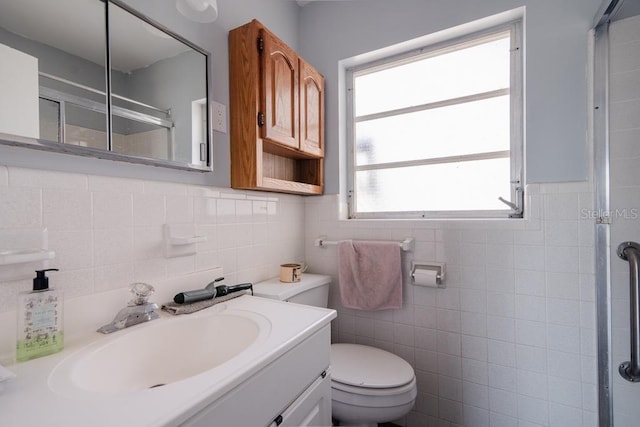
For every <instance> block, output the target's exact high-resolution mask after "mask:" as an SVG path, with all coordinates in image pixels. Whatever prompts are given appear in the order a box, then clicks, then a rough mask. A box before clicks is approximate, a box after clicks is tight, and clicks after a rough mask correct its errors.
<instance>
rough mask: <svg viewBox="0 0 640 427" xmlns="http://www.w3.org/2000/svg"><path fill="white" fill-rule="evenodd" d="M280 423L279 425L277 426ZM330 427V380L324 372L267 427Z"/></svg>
mask: <svg viewBox="0 0 640 427" xmlns="http://www.w3.org/2000/svg"><path fill="white" fill-rule="evenodd" d="M278 421H280V424H278ZM330 425H331V379H330V376H329V375H328V374H327V373H326V372H324V373H323V376H320V377H319V378H318V379H317V380H316V381H314V382H313V384H311V385H310V386H309V388H307V389H306V390H305V391H304V393H302V394H301V395H300V396H299V397H298V398H297V399H296V400H295V402H293V403H292V404H291V405H290V406H289V407H287V409H285V410H284V411H283V412H282V414H281V415H280V416H279V417H278V420H277V421H273V422H272V423H271V424H270V425H269V427H276V426H280V427H307V426H330Z"/></svg>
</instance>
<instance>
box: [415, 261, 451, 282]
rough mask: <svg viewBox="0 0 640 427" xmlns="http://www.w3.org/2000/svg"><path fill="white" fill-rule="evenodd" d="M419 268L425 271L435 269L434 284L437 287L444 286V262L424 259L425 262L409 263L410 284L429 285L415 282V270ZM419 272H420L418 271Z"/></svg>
mask: <svg viewBox="0 0 640 427" xmlns="http://www.w3.org/2000/svg"><path fill="white" fill-rule="evenodd" d="M420 270H427V271H435V273H436V283H435V285H437V287H438V288H444V287H445V285H444V277H445V263H443V262H433V261H426V262H422V261H421V262H412V263H411V284H412V285H423V286H429V285H425V284H424V283H416V272H417V271H418V272H419V271H420ZM418 274H420V273H418Z"/></svg>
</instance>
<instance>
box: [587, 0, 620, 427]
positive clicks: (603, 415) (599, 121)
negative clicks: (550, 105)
mask: <svg viewBox="0 0 640 427" xmlns="http://www.w3.org/2000/svg"><path fill="white" fill-rule="evenodd" d="M624 1H625V0H605V1H603V4H602V6H601V7H600V10H599V11H598V13H597V15H596V19H595V22H594V29H593V32H592V33H593V81H592V85H593V86H592V87H593V92H592V93H593V100H592V105H591V107H592V108H593V110H592V112H591V117H592V119H593V125H592V126H593V127H592V129H593V142H594V164H593V166H594V173H593V179H594V193H595V199H594V208H595V209H596V212H597V213H598V214H597V216H596V224H595V248H594V249H595V281H596V319H597V333H598V336H597V349H598V420H599V426H600V427H612V426H613V425H614V405H613V399H614V397H615V396H614V395H613V375H617V373H616V372H615V371H616V370H615V369H612V368H613V367H614V365H613V359H612V353H613V350H612V322H611V315H612V309H611V305H612V291H611V289H612V281H611V215H610V212H611V198H610V194H611V193H610V191H611V188H610V167H609V165H610V160H611V157H610V151H609V149H610V135H609V132H610V126H609V120H610V116H609V112H610V108H609V76H610V71H609V66H610V64H609V53H610V50H609V48H610V46H609V41H610V35H609V29H610V24H611V22H612V21H614V20H615V19H614V17H615V15H616V14H617V13H618V12H619V11H620V8H621V7H622V5H623V3H624Z"/></svg>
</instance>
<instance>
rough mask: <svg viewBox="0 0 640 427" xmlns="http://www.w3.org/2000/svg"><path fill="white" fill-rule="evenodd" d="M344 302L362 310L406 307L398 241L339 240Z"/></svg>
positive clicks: (341, 289)
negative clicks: (403, 305)
mask: <svg viewBox="0 0 640 427" xmlns="http://www.w3.org/2000/svg"><path fill="white" fill-rule="evenodd" d="M338 257H339V260H338V263H339V270H338V279H339V281H340V297H341V300H342V305H343V306H345V307H347V308H355V309H359V310H384V309H390V308H402V266H401V261H400V246H399V245H398V244H397V243H395V242H364V241H362V242H354V241H352V240H342V241H340V242H338Z"/></svg>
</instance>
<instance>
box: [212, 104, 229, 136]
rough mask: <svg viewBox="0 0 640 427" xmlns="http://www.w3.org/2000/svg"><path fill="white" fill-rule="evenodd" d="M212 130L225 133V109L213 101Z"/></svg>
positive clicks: (222, 105)
mask: <svg viewBox="0 0 640 427" xmlns="http://www.w3.org/2000/svg"><path fill="white" fill-rule="evenodd" d="M213 130H217V131H218V132H222V133H227V107H226V106H225V105H224V104H220V103H219V102H216V101H213Z"/></svg>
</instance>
